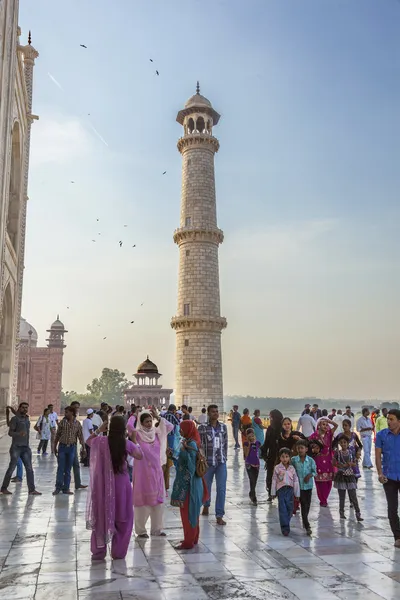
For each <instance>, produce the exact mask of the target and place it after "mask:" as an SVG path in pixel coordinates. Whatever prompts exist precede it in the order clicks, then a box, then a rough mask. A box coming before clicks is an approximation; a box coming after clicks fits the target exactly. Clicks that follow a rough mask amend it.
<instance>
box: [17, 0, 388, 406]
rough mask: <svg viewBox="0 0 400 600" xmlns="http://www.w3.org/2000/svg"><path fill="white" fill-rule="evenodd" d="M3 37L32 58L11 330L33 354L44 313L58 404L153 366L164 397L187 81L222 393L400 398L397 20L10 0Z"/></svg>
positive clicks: (269, 8) (346, 11) (149, 0)
mask: <svg viewBox="0 0 400 600" xmlns="http://www.w3.org/2000/svg"><path fill="white" fill-rule="evenodd" d="M19 21H20V26H21V28H22V36H23V39H22V40H21V41H22V43H25V42H24V39H25V38H27V35H28V30H29V29H31V30H32V43H33V45H34V46H35V47H36V49H37V50H38V51H39V53H40V57H39V58H38V59H37V61H36V66H35V72H34V79H35V80H34V100H33V112H34V113H36V114H38V115H39V117H40V120H39V121H37V122H35V123H34V124H33V127H32V143H31V164H30V175H29V198H30V200H29V204H28V224H27V242H26V261H25V262H26V267H25V280H24V294H23V316H24V317H25V318H26V319H27V320H28V321H29V322H30V323H31V324H33V325H34V327H35V328H36V329H37V331H38V334H39V341H40V342H41V343H42V344H43V343H44V339H45V330H46V329H48V327H49V325H50V324H51V322H52V321H53V320H54V319H55V318H56V316H57V314H58V313H59V315H60V318H61V319H62V321H63V322H64V324H65V326H66V329H67V330H68V333H67V334H66V343H67V348H66V349H65V355H64V375H63V387H64V389H65V390H71V389H74V390H76V391H78V392H83V391H85V388H86V385H87V383H89V382H90V381H91V380H92V379H93V378H94V377H97V376H99V375H100V372H101V370H102V368H103V367H110V368H118V369H120V370H122V371H124V372H125V373H126V374H127V376H128V378H130V379H131V378H132V374H133V373H135V371H136V367H137V365H138V364H139V363H140V362H141V361H142V360H143V359H144V358H145V357H146V355H147V354H148V355H149V356H150V358H151V359H152V360H153V361H154V362H156V363H157V365H158V367H159V370H160V372H161V373H163V379H162V383H163V384H164V385H165V386H166V387H173V386H174V362H175V334H174V332H173V330H172V329H171V328H170V325H169V323H170V319H171V317H172V316H173V315H174V314H175V311H176V297H177V269H178V250H177V247H176V246H175V245H174V243H173V240H172V235H173V231H174V229H175V228H176V227H178V226H179V208H180V185H181V156H180V154H179V152H178V151H177V149H176V142H177V140H178V138H179V137H180V135H181V133H182V131H181V127H180V125H179V124H178V123H177V122H176V120H175V119H176V114H177V112H178V111H179V110H180V109H181V108H183V105H184V103H185V101H186V100H187V99H188V98H189V97H190V96H191V95H192V94H193V93H195V86H196V81H197V80H199V81H200V86H201V92H202V94H203V95H205V96H206V97H207V98H208V99H209V100H210V101H211V102H212V104H213V106H214V108H215V109H216V110H217V111H218V112H219V113H220V114H221V120H220V123H219V124H218V126H217V127H215V129H214V135H216V137H218V139H219V141H220V144H221V147H220V151H219V153H218V155H217V156H216V159H215V160H216V186H217V209H218V224H219V227H221V228H222V229H223V230H224V233H225V242H224V244H223V245H222V246H221V247H220V279H221V312H222V315H223V316H225V317H226V318H227V320H228V328H227V329H226V330H225V331H224V332H223V337H222V340H223V341H222V351H223V369H224V392H225V393H226V394H243V395H247V394H248V395H258V396H287V397H303V396H317V397H326V398H329V397H332V398H354V399H377V398H379V399H382V400H387V399H398V398H399V397H400V375H399V374H400V368H399V355H400V311H399V305H400V276H399V275H400V267H399V256H400V237H399V235H398V229H399V219H400V204H399V190H400V169H399V159H400V35H399V29H400V2H399V1H398V0H220V1H219V0H201V1H200V0H169V1H168V2H166V1H165V0H135V1H134V0H114V2H113V3H112V4H111V3H110V2H109V0H107V1H106V0H96V2H95V0H69V2H68V3H65V2H58V1H54V0H53V1H51V0H35V2H34V3H32V2H30V1H29V0H21V1H20V19H19ZM80 44H85V45H86V46H87V49H84V48H81V47H80ZM150 58H151V59H153V61H154V62H150ZM156 69H157V70H158V71H159V76H157V75H156V74H155V70H156ZM164 171H166V172H167V173H166V174H165V175H163V172H164ZM72 181H73V182H74V183H71V182H72ZM99 234H100V235H99ZM92 240H96V241H95V242H93V241H92ZM120 240H121V241H123V246H122V247H121V248H120V246H119V243H118V242H119V241H120ZM134 244H136V247H135V248H133V245H134ZM142 304H143V305H142ZM67 307H69V308H67ZM132 320H134V321H135V322H134V323H133V324H131V321H132ZM104 337H106V338H107V339H106V340H104V339H103V338H104Z"/></svg>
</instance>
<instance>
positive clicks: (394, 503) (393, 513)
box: [383, 479, 400, 540]
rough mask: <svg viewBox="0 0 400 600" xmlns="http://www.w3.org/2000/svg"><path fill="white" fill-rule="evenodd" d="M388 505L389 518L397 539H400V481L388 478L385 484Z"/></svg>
mask: <svg viewBox="0 0 400 600" xmlns="http://www.w3.org/2000/svg"><path fill="white" fill-rule="evenodd" d="M383 489H384V490H385V494H386V501H387V507H388V519H389V523H390V528H391V530H392V533H393V535H394V539H395V540H400V519H399V493H400V481H395V480H394V479H388V480H387V482H386V483H385V484H384V485H383Z"/></svg>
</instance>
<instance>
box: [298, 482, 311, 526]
mask: <svg viewBox="0 0 400 600" xmlns="http://www.w3.org/2000/svg"><path fill="white" fill-rule="evenodd" d="M311 496H312V490H300V508H301V520H302V521H303V527H304V529H309V527H310V522H309V520H308V514H309V512H310V506H311Z"/></svg>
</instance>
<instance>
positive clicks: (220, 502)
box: [204, 463, 227, 519]
mask: <svg viewBox="0 0 400 600" xmlns="http://www.w3.org/2000/svg"><path fill="white" fill-rule="evenodd" d="M214 477H215V482H216V485H217V495H216V500H215V516H216V517H217V519H219V518H221V517H223V516H224V514H225V497H226V479H227V472H226V463H219V464H217V465H215V466H209V467H208V470H207V472H206V474H205V475H204V480H205V482H206V485H207V489H208V494H209V499H208V500H207V502H205V503H204V506H205V507H207V508H208V507H209V506H210V504H211V487H212V483H213V481H214Z"/></svg>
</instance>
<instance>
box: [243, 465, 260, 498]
mask: <svg viewBox="0 0 400 600" xmlns="http://www.w3.org/2000/svg"><path fill="white" fill-rule="evenodd" d="M246 471H247V475H248V476H249V482H250V492H249V496H250V500H251V501H252V502H254V501H256V500H257V496H256V486H257V481H258V474H259V472H260V469H259V467H253V466H252V465H246Z"/></svg>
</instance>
